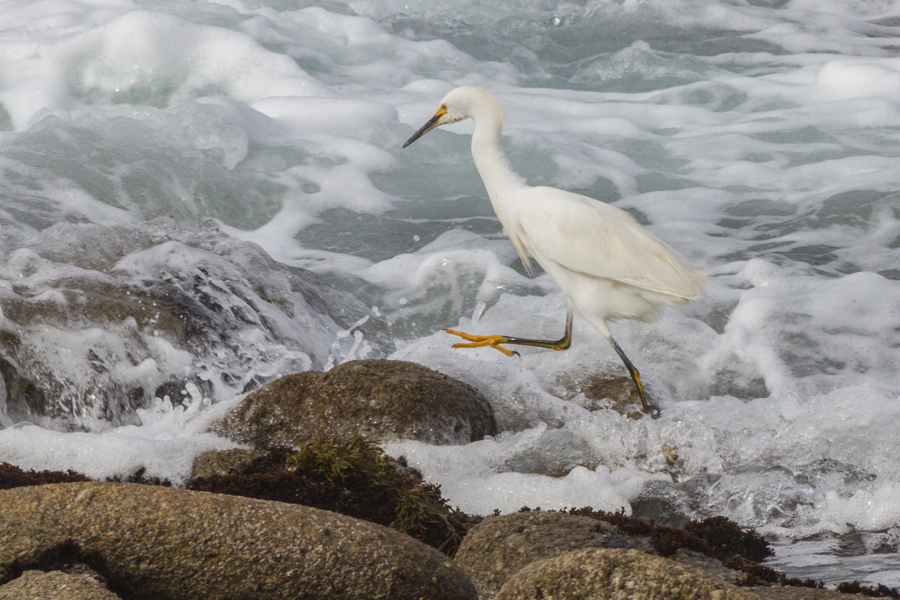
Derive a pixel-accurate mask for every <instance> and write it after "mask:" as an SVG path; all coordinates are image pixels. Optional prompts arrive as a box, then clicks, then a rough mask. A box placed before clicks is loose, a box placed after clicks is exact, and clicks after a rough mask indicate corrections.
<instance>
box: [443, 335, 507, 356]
mask: <svg viewBox="0 0 900 600" xmlns="http://www.w3.org/2000/svg"><path fill="white" fill-rule="evenodd" d="M444 331H446V332H447V333H452V334H453V335H458V336H459V337H461V338H462V339H464V340H469V341H470V342H472V343H471V344H464V343H462V342H459V343H457V344H453V347H454V348H480V347H481V346H490V347H491V348H494V349H495V350H499V351H500V352H502V353H503V354H505V355H507V356H518V355H519V353H518V352H514V351H512V350H509V349H508V348H504V347H503V346H501V345H500V344H504V343H506V342H507V341H508V338H506V337H504V336H502V335H472V334H471V333H463V332H462V331H456V330H455V329H445V330H444Z"/></svg>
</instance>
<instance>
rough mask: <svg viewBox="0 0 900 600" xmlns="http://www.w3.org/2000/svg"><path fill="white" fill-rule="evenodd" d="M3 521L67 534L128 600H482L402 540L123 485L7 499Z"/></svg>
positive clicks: (348, 523) (320, 514) (76, 486)
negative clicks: (357, 599)
mask: <svg viewBox="0 0 900 600" xmlns="http://www.w3.org/2000/svg"><path fill="white" fill-rule="evenodd" d="M0 517H6V518H14V519H20V520H23V521H27V522H29V523H33V524H36V525H38V526H41V527H46V528H50V529H53V530H54V531H57V532H59V533H61V534H63V535H66V536H69V537H71V538H72V540H73V541H74V542H75V543H77V544H78V545H79V546H80V547H81V548H82V550H83V552H84V553H85V554H87V555H92V556H96V557H98V559H99V560H100V561H101V562H102V563H103V565H104V568H105V573H103V574H104V575H105V576H106V577H107V578H108V580H109V587H110V589H111V590H113V591H114V592H115V593H117V594H118V595H119V596H121V597H122V598H125V599H127V600H151V599H152V600H165V599H172V600H180V599H183V598H205V599H207V600H226V599H227V600H232V599H238V598H242V599H243V598H258V599H272V600H275V599H282V598H284V599H288V598H291V599H293V598H319V599H321V600H328V599H334V600H339V599H340V600H351V599H353V598H359V599H367V600H376V599H380V598H384V599H392V600H405V599H409V600H417V599H418V598H423V597H424V598H430V599H434V600H441V599H446V600H475V598H477V595H476V593H475V588H474V585H473V584H472V582H471V579H470V578H469V576H468V575H467V574H466V573H465V572H464V571H463V570H462V569H461V568H460V567H458V566H457V565H456V564H454V563H453V562H452V561H450V560H449V559H448V558H447V557H446V556H444V555H442V554H440V553H439V552H437V551H436V550H434V549H432V548H430V547H428V546H426V545H424V544H422V543H420V542H417V541H416V540H414V539H412V538H411V537H409V536H406V535H404V534H402V533H399V532H397V531H394V530H392V529H388V528H386V527H382V526H379V525H375V524H372V523H368V522H366V521H359V520H357V519H352V518H350V517H345V516H343V515H338V514H336V513H332V512H329V511H323V510H319V509H314V508H309V507H304V506H301V505H293V504H284V503H280V502H270V501H263V500H256V499H250V498H244V497H238V496H227V495H220V494H209V493H204V492H191V491H187V490H178V489H173V488H167V487H156V486H145V485H138V484H118V483H99V482H96V483H69V484H51V485H43V486H35V487H26V488H16V489H12V490H3V491H0Z"/></svg>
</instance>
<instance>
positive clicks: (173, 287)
mask: <svg viewBox="0 0 900 600" xmlns="http://www.w3.org/2000/svg"><path fill="white" fill-rule="evenodd" d="M34 237H35V239H34V240H33V242H31V243H29V247H21V248H19V249H17V250H15V251H13V252H10V253H8V254H5V255H0V336H2V339H0V377H2V381H0V386H3V388H4V391H5V399H6V403H5V404H6V410H5V411H0V426H4V427H7V426H10V425H12V424H13V423H16V422H19V421H28V422H32V423H36V424H39V425H42V426H50V427H53V428H56V429H85V428H87V429H90V428H92V427H93V426H94V424H95V423H96V422H97V421H105V422H108V423H111V424H113V425H120V424H127V423H134V424H136V423H138V422H139V419H138V417H137V414H136V410H137V409H138V408H143V407H146V406H147V405H148V404H149V403H150V402H151V401H152V400H153V398H155V397H159V398H163V396H165V395H168V396H169V397H170V400H171V401H172V402H173V403H174V404H178V403H180V402H182V401H184V400H192V399H194V398H193V397H194V396H207V397H211V396H213V395H214V394H215V393H216V390H218V391H219V393H220V394H221V397H230V396H232V395H233V394H234V393H241V392H244V391H247V390H248V389H254V388H255V387H258V386H259V385H260V383H261V382H263V381H266V380H267V379H269V378H271V377H273V374H275V373H279V372H280V373H290V372H296V371H301V370H305V369H310V368H321V367H322V366H323V365H324V364H326V362H327V361H328V360H329V359H331V357H332V355H333V354H334V353H335V352H337V350H336V349H335V348H334V344H335V337H336V335H337V332H339V331H341V330H342V329H344V328H346V327H349V325H350V324H352V323H353V322H354V321H359V320H360V318H361V317H364V316H366V315H367V314H368V308H366V307H365V306H362V304H361V301H360V300H359V299H358V298H356V297H355V296H354V294H352V293H349V292H345V291H342V290H341V289H336V288H335V287H334V286H336V285H338V284H339V283H340V284H344V283H346V282H344V283H341V282H336V281H331V280H329V281H325V280H324V279H323V276H320V275H317V274H314V273H311V272H309V271H305V270H303V269H297V268H292V267H287V266H285V265H281V264H279V263H276V262H275V261H274V260H272V258H271V257H269V256H268V255H267V254H266V253H265V252H264V251H263V250H262V249H261V248H259V247H258V246H256V245H254V244H250V243H247V242H242V241H239V240H235V239H232V238H229V237H228V236H226V235H225V234H223V233H222V232H221V231H220V230H219V229H218V227H217V226H215V224H212V223H209V224H205V225H198V226H195V227H194V228H186V226H180V225H177V224H175V223H172V222H169V221H166V220H160V221H158V222H153V223H150V224H146V227H144V228H142V230H140V231H139V230H135V229H132V228H129V227H127V226H123V227H101V226H97V225H87V224H78V225H76V224H60V225H57V226H54V227H51V228H48V229H47V230H45V231H44V232H42V233H41V234H35V236H34ZM348 285H349V284H348ZM367 327H370V328H371V325H367ZM367 331H368V330H367ZM367 344H368V346H367V347H368V348H369V349H370V350H371V351H372V352H373V355H375V356H377V355H379V352H378V349H377V347H378V343H377V342H375V341H374V340H373V339H372V338H371V336H370V337H369V338H367ZM190 386H194V387H195V388H196V391H193V392H191V393H189V392H190V391H191V390H190ZM0 393H2V392H0ZM197 399H198V400H199V399H200V398H197ZM4 412H5V413H6V414H3V413H4Z"/></svg>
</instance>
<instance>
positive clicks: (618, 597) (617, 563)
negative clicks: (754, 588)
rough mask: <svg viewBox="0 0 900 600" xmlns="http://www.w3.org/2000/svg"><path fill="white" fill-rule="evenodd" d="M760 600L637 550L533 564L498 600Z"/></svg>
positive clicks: (596, 551)
mask: <svg viewBox="0 0 900 600" xmlns="http://www.w3.org/2000/svg"><path fill="white" fill-rule="evenodd" d="M546 598H566V600H582V599H583V600H600V599H602V600H632V599H635V598H640V599H641V600H757V597H756V596H753V595H750V594H749V593H748V592H746V591H745V590H743V589H741V588H738V587H735V586H731V585H728V584H725V583H722V582H719V581H716V580H714V579H712V578H710V577H709V576H707V575H706V574H705V573H703V572H701V571H694V570H690V569H686V568H684V567H683V566H681V565H679V564H678V563H676V562H675V561H672V560H669V559H665V558H661V557H659V556H653V555H651V554H647V553H646V552H642V551H639V550H618V549H601V548H586V549H582V550H574V551H572V552H567V553H566V554H562V555H560V556H557V557H554V558H550V559H546V560H541V561H537V562H533V563H531V564H530V565H528V566H526V567H524V568H523V569H522V570H520V571H519V572H518V573H516V574H515V575H513V576H512V577H510V579H509V580H508V581H507V582H506V584H504V586H503V587H502V588H501V590H500V593H499V594H497V596H496V600H531V599H534V600H537V599H546Z"/></svg>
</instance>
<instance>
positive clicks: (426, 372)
mask: <svg viewBox="0 0 900 600" xmlns="http://www.w3.org/2000/svg"><path fill="white" fill-rule="evenodd" d="M354 427H355V428H357V429H358V431H359V433H361V434H363V435H366V436H369V437H375V438H408V439H415V440H421V441H425V442H429V443H432V444H461V443H467V442H472V441H475V440H480V439H482V438H483V437H484V436H486V435H494V434H495V433H496V432H497V425H496V422H495V421H494V413H493V410H492V409H491V406H490V404H489V403H488V401H487V399H485V398H484V396H482V395H481V394H480V393H479V392H478V391H476V390H475V389H474V388H472V387H471V386H469V385H467V384H465V383H462V382H459V381H456V380H455V379H452V378H450V377H448V376H446V375H443V374H441V373H438V372H437V371H433V370H431V369H429V368H427V367H423V366H421V365H417V364H415V363H410V362H404V361H392V360H358V361H351V362H347V363H344V364H342V365H340V366H338V367H335V368H334V369H332V370H331V371H328V372H327V373H320V372H316V371H307V372H305V373H299V374H296V375H288V376H286V377H282V378H281V379H279V380H277V381H274V382H273V383H270V384H269V385H267V386H265V387H264V388H262V389H260V390H257V391H255V392H253V393H251V394H249V395H248V396H247V397H246V398H245V399H244V400H243V402H241V404H240V405H238V406H237V407H235V408H233V409H232V410H231V411H230V412H229V413H228V414H226V415H225V417H224V418H222V420H220V421H219V422H218V423H216V424H215V425H213V428H212V429H213V431H215V432H216V433H218V434H220V435H223V436H225V437H228V438H230V439H232V440H234V441H236V442H239V443H245V444H251V445H253V446H254V447H257V448H265V447H270V446H273V445H287V446H295V447H296V446H300V445H302V444H303V443H304V442H305V441H308V440H310V439H315V438H321V437H327V436H334V435H340V436H349V435H352V434H353V428H354Z"/></svg>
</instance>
